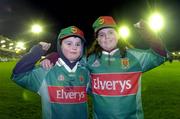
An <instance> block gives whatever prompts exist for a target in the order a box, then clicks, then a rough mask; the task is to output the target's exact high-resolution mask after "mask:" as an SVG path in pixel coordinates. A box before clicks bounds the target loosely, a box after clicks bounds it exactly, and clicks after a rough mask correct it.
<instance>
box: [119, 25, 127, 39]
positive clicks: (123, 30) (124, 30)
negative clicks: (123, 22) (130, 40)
mask: <svg viewBox="0 0 180 119" xmlns="http://www.w3.org/2000/svg"><path fill="white" fill-rule="evenodd" d="M118 32H119V35H120V37H121V38H123V39H126V38H127V37H128V36H129V29H128V27H127V26H122V27H120V28H119V30H118Z"/></svg>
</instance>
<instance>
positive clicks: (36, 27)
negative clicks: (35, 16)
mask: <svg viewBox="0 0 180 119" xmlns="http://www.w3.org/2000/svg"><path fill="white" fill-rule="evenodd" d="M31 32H33V33H37V34H38V33H40V32H42V27H41V26H40V25H39V24H34V25H32V27H31Z"/></svg>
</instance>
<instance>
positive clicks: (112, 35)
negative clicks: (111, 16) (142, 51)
mask: <svg viewBox="0 0 180 119" xmlns="http://www.w3.org/2000/svg"><path fill="white" fill-rule="evenodd" d="M117 40H118V38H117V32H116V31H115V29H113V28H103V29H101V30H100V31H99V32H98V35H97V41H98V43H99V45H100V46H101V47H102V48H103V49H104V50H106V51H112V50H113V49H115V48H116V47H117V42H118V41H117Z"/></svg>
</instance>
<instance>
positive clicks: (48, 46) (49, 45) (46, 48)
mask: <svg viewBox="0 0 180 119" xmlns="http://www.w3.org/2000/svg"><path fill="white" fill-rule="evenodd" d="M39 44H40V45H41V46H42V49H43V50H45V51H47V50H48V49H49V48H50V47H51V43H46V42H39Z"/></svg>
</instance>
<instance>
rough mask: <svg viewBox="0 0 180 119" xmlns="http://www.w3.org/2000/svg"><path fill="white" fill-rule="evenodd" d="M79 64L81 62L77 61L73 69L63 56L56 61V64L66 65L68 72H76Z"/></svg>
mask: <svg viewBox="0 0 180 119" xmlns="http://www.w3.org/2000/svg"><path fill="white" fill-rule="evenodd" d="M78 64H79V62H77V63H76V65H75V66H74V67H73V68H72V69H71V68H70V67H69V66H68V65H67V64H66V63H65V62H64V61H63V60H62V59H61V58H58V61H57V62H56V65H58V66H59V67H61V66H64V67H65V69H66V70H67V71H68V72H75V71H76V69H77V66H78Z"/></svg>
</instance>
